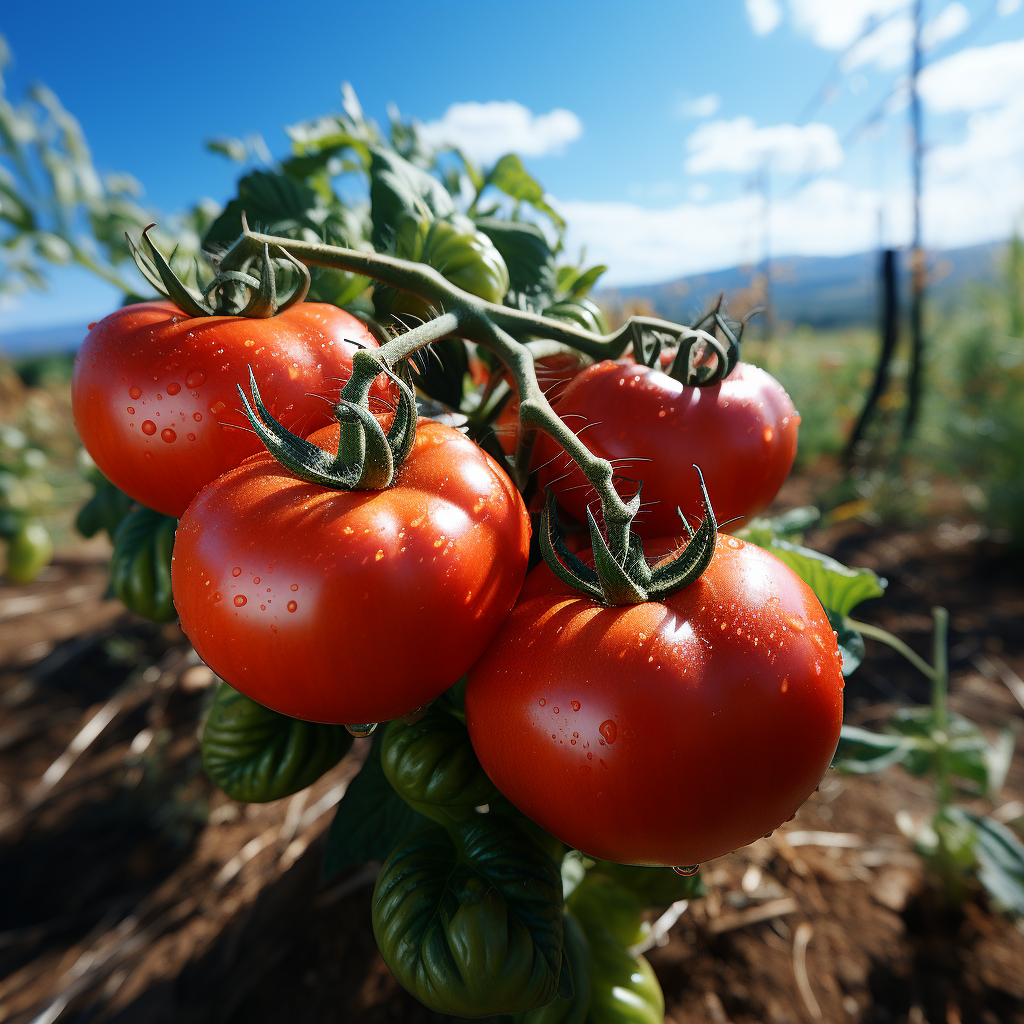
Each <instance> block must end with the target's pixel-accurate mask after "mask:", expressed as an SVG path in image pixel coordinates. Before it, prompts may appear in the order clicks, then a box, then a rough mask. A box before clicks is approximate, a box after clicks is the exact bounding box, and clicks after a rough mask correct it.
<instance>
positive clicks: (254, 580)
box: [252, 576, 260, 586]
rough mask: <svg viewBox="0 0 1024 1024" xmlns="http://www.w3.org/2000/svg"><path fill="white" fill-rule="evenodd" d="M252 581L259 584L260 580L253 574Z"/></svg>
mask: <svg viewBox="0 0 1024 1024" xmlns="http://www.w3.org/2000/svg"><path fill="white" fill-rule="evenodd" d="M252 581H253V583H254V584H256V585H257V586H259V582H260V578H259V576H253V578H252Z"/></svg>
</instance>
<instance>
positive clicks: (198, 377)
mask: <svg viewBox="0 0 1024 1024" xmlns="http://www.w3.org/2000/svg"><path fill="white" fill-rule="evenodd" d="M205 383H206V374H205V373H203V371H202V370H189V371H188V376H187V377H186V378H185V387H187V388H198V387H200V386H201V385H203V384H205ZM167 390H168V391H170V390H171V389H170V388H168V389H167Z"/></svg>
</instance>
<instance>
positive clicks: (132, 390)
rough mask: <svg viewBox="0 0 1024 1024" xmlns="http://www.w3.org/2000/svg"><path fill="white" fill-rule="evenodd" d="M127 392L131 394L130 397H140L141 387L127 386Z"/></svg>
mask: <svg viewBox="0 0 1024 1024" xmlns="http://www.w3.org/2000/svg"><path fill="white" fill-rule="evenodd" d="M128 394H129V395H131V397H132V398H141V397H142V388H129V389H128Z"/></svg>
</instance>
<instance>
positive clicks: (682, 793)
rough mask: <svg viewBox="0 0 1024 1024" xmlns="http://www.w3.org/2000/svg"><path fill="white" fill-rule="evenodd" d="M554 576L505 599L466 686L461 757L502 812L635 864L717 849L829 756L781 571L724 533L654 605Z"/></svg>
mask: <svg viewBox="0 0 1024 1024" xmlns="http://www.w3.org/2000/svg"><path fill="white" fill-rule="evenodd" d="M536 571H540V570H536ZM545 571H546V570H545ZM560 589H561V592H560V593H558V592H555V593H548V594H540V595H539V596H535V597H529V598H528V599H527V600H525V601H522V602H520V603H519V604H518V605H517V606H516V608H515V610H514V611H513V612H512V614H511V615H510V616H509V618H508V619H507V620H506V622H505V624H504V626H502V628H501V630H500V631H499V633H498V635H497V636H496V637H495V639H494V642H493V643H492V644H491V646H490V647H489V648H488V649H487V651H486V653H485V654H484V656H483V657H482V658H481V659H480V661H479V662H477V663H476V665H474V667H473V669H472V670H471V672H470V676H469V683H468V685H467V687H466V722H467V725H468V726H469V731H470V736H471V737H472V740H473V746H474V748H475V750H476V752H477V756H478V757H479V758H480V761H481V763H482V764H483V766H484V769H485V770H486V771H487V774H488V776H489V777H490V778H491V780H492V781H493V782H494V784H495V785H496V786H497V787H498V789H499V790H500V791H501V792H502V793H503V794H504V795H505V796H507V797H508V798H509V799H510V800H511V801H512V802H513V804H515V805H516V807H518V808H519V809H520V810H521V811H523V813H524V814H526V815H527V816H528V817H530V818H532V819H533V820H534V821H536V822H537V823H538V824H540V825H541V826H543V827H544V828H546V829H547V830H548V831H549V832H552V833H553V834H554V835H556V836H558V837H559V838H560V839H561V840H562V841H563V842H565V843H567V844H569V845H570V846H573V847H575V848H576V849H579V850H582V851H583V852H584V853H586V854H588V855H591V856H594V857H601V858H604V859H606V860H611V861H617V862H620V863H626V864H649V865H656V864H661V865H690V864H697V863H700V862H701V861H704V860H707V859H708V858H710V857H717V856H720V855H721V854H723V853H728V852H729V851H730V850H734V849H736V848H737V847H740V846H743V845H745V844H747V843H750V842H753V841H754V840H755V839H757V838H758V837H759V836H761V835H764V834H765V833H767V832H770V831H772V830H773V829H774V828H776V827H778V825H780V824H781V823H782V822H784V821H785V820H786V819H787V818H788V817H790V816H791V815H792V814H793V813H795V811H796V809H797V808H798V807H799V806H800V804H801V803H803V801H804V800H805V799H806V798H807V796H808V795H809V794H810V793H811V792H813V790H814V788H815V786H817V784H818V782H819V781H820V779H821V777H822V776H823V775H824V774H825V770H826V768H828V764H829V761H830V759H831V757H832V754H833V752H834V751H835V748H836V744H837V743H838V740H839V728H840V725H841V723H842V688H843V681H842V675H841V671H840V656H839V651H838V648H837V645H836V639H835V634H834V633H833V630H832V626H831V624H830V623H829V620H828V618H827V617H826V615H825V613H824V612H823V611H822V609H821V605H820V604H819V603H818V600H817V598H816V597H815V596H814V594H813V592H812V591H811V590H810V588H809V587H808V586H807V585H806V584H805V583H803V581H802V580H801V579H800V578H799V577H798V576H797V575H796V574H795V573H793V572H792V571H791V570H790V569H788V568H787V567H786V566H785V565H783V564H782V563H781V562H780V561H778V559H776V558H775V557H774V556H773V555H771V554H769V553H768V552H766V551H764V550H762V549H760V548H757V547H755V546H753V545H750V544H746V543H745V542H743V541H741V540H738V539H736V538H729V539H728V540H724V539H723V541H722V542H721V543H720V544H719V545H718V547H717V549H716V552H715V555H714V557H713V559H712V560H711V563H710V565H709V567H708V568H707V570H706V571H705V572H704V574H703V575H702V576H701V577H700V578H699V579H698V580H697V581H696V582H695V583H691V584H690V585H689V586H687V587H685V588H684V589H682V590H680V591H677V592H676V593H674V594H671V595H670V596H669V597H667V598H665V599H663V600H661V601H650V602H645V603H640V604H633V605H627V606H623V607H608V606H603V605H601V604H598V603H597V602H595V601H594V600H592V599H590V598H588V597H584V596H583V595H580V594H576V593H574V592H572V591H571V590H570V588H569V587H567V586H565V585H562V586H561V588H560ZM625 680H628V685H625V683H624V681H625ZM567 808H572V811H571V813H569V812H568V811H567Z"/></svg>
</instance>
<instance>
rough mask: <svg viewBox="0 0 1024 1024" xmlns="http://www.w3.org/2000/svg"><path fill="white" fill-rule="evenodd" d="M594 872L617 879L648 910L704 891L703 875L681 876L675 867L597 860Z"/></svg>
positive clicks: (698, 894)
mask: <svg viewBox="0 0 1024 1024" xmlns="http://www.w3.org/2000/svg"><path fill="white" fill-rule="evenodd" d="M594 871H595V872H600V873H601V874H603V875H607V876H608V877H609V878H613V879H614V880H615V881H616V882H617V883H618V884H619V885H621V886H623V887H624V888H626V889H628V890H629V891H630V892H631V893H633V894H634V895H635V896H636V897H638V898H639V900H640V902H641V903H642V904H643V905H644V906H645V907H657V906H668V904H670V903H675V902H676V901H677V900H686V899H690V898H691V897H694V896H700V895H701V894H702V893H703V892H704V886H703V884H702V882H701V879H700V873H699V872H698V873H697V874H694V875H679V874H677V873H676V872H675V871H673V870H672V869H671V868H645V867H638V866H637V865H635V864H613V863H611V861H607V860H599V861H597V863H596V864H595V866H594Z"/></svg>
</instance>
